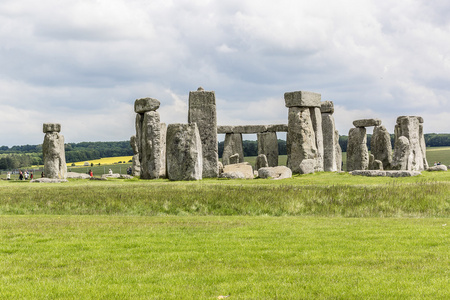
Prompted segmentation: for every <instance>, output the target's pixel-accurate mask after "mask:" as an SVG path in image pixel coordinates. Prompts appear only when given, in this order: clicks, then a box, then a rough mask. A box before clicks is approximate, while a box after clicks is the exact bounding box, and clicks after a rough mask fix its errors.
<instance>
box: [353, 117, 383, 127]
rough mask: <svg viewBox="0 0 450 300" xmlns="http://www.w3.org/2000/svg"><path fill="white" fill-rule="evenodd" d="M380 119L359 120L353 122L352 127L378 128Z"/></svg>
mask: <svg viewBox="0 0 450 300" xmlns="http://www.w3.org/2000/svg"><path fill="white" fill-rule="evenodd" d="M380 125H381V120H380V119H361V120H355V121H353V126H355V127H371V126H380Z"/></svg>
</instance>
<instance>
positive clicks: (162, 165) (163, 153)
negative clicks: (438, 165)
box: [159, 123, 167, 178]
mask: <svg viewBox="0 0 450 300" xmlns="http://www.w3.org/2000/svg"><path fill="white" fill-rule="evenodd" d="M166 136H167V126H166V123H161V132H160V150H161V155H160V161H161V163H160V169H159V177H160V178H166V177H167V174H166Z"/></svg>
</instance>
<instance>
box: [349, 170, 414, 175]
mask: <svg viewBox="0 0 450 300" xmlns="http://www.w3.org/2000/svg"><path fill="white" fill-rule="evenodd" d="M350 174H351V175H354V176H368V177H375V176H383V177H411V176H418V175H421V174H422V173H420V172H419V171H405V170H401V171H380V170H354V171H352V172H350Z"/></svg>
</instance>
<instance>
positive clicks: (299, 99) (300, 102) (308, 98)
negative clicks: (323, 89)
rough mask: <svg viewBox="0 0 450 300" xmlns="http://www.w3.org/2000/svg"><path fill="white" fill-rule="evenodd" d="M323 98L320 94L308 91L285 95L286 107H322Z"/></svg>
mask: <svg viewBox="0 0 450 300" xmlns="http://www.w3.org/2000/svg"><path fill="white" fill-rule="evenodd" d="M321 98H322V97H321V95H320V94H318V93H313V92H307V91H297V92H287V93H284V101H285V104H286V107H320V100H321Z"/></svg>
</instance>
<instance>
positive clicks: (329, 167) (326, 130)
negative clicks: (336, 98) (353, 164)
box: [320, 101, 340, 172]
mask: <svg viewBox="0 0 450 300" xmlns="http://www.w3.org/2000/svg"><path fill="white" fill-rule="evenodd" d="M320 109H321V112H322V136H323V170H324V171H325V172H336V171H337V170H340V166H339V169H338V168H337V162H336V159H337V157H336V143H338V141H337V140H336V133H335V131H336V127H335V123H334V117H333V115H332V113H331V112H332V111H334V106H333V102H331V101H324V102H322V106H321V108H320ZM338 138H339V136H338Z"/></svg>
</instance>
